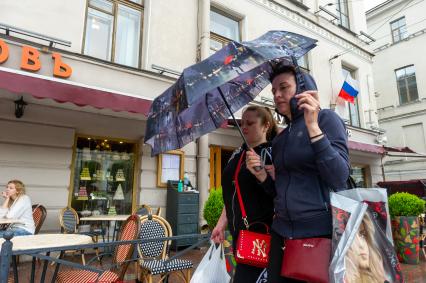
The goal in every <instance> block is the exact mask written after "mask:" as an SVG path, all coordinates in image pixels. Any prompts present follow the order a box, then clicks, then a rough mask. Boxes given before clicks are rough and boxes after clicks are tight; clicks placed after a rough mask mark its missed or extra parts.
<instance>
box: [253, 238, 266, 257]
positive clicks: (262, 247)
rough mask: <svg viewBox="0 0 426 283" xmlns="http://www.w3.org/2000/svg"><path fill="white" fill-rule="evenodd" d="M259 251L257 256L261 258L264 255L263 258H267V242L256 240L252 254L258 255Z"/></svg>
mask: <svg viewBox="0 0 426 283" xmlns="http://www.w3.org/2000/svg"><path fill="white" fill-rule="evenodd" d="M256 251H257V255H258V256H260V255H262V257H266V242H265V240H262V241H259V239H256V240H254V241H253V248H252V250H251V253H252V254H253V255H254V254H256Z"/></svg>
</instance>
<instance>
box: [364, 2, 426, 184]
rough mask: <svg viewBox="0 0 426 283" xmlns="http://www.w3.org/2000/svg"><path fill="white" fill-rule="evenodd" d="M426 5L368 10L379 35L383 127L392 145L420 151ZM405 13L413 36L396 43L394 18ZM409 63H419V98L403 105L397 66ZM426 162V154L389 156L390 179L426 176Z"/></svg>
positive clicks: (377, 77)
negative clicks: (423, 156)
mask: <svg viewBox="0 0 426 283" xmlns="http://www.w3.org/2000/svg"><path fill="white" fill-rule="evenodd" d="M425 9H426V3H425V2H424V1H418V0H415V1H412V2H411V3H410V4H409V5H407V1H392V2H391V3H389V4H388V5H386V6H383V7H381V8H380V9H373V10H370V11H369V13H368V14H367V24H368V31H369V33H373V37H375V38H376V39H377V41H376V42H375V43H373V44H372V47H373V48H374V49H375V54H376V56H375V57H374V59H373V61H374V64H373V70H374V84H375V91H376V97H377V105H378V106H377V108H378V114H379V124H380V127H381V128H383V129H384V130H386V133H385V135H386V136H387V138H388V145H390V146H396V147H400V146H410V148H412V149H413V150H415V151H417V152H420V153H425V147H426V144H425V142H424V141H425V140H426V136H425V127H426V81H425V80H424V79H423V78H425V77H426V60H423V59H422V58H423V57H424V55H423V53H424V52H423V50H424V47H425V46H426V33H424V31H425V29H426V26H425V24H424V22H423V21H421V20H422V19H423V18H424V13H423V11H424V10H425ZM403 16H404V17H405V21H406V27H407V32H408V35H409V36H408V38H407V39H406V40H403V41H400V42H397V43H393V42H392V37H391V28H390V22H392V21H394V20H396V19H399V18H401V17H403ZM408 65H414V67H415V71H416V81H417V90H418V96H419V100H418V101H416V102H414V103H409V104H405V105H401V104H400V102H399V94H398V89H397V81H396V75H395V70H396V69H399V68H402V67H405V66H408ZM412 127H418V129H419V130H418V131H416V133H414V134H407V133H405V132H407V129H408V128H412ZM421 129H423V130H421ZM404 131H405V132H404ZM411 132H412V131H411ZM411 132H410V133H411ZM407 135H408V136H407ZM425 165H426V161H425V159H424V158H423V159H422V158H415V159H414V158H405V157H403V156H402V157H394V158H390V157H387V158H386V159H385V170H386V179H387V180H409V179H418V178H426V169H425V168H426V167H425Z"/></svg>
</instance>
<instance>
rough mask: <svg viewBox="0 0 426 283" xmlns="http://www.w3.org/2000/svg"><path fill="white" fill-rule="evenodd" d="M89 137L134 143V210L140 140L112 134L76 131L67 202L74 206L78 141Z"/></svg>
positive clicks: (132, 208)
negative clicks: (111, 135)
mask: <svg viewBox="0 0 426 283" xmlns="http://www.w3.org/2000/svg"><path fill="white" fill-rule="evenodd" d="M87 138H91V139H94V140H105V139H106V140H108V141H113V142H124V143H128V144H132V145H133V147H134V150H133V153H134V155H135V159H134V164H133V166H134V167H133V180H132V182H133V187H132V206H131V210H130V211H133V210H134V209H135V207H136V205H137V194H138V187H139V177H138V172H139V171H138V170H139V169H138V168H140V162H141V160H140V155H139V152H140V146H139V143H138V141H136V140H128V139H121V138H116V137H110V136H97V135H87V134H79V133H76V134H75V135H74V143H73V147H72V149H73V150H72V160H71V172H70V177H69V178H70V181H69V187H68V200H67V204H68V206H69V207H72V198H73V193H74V185H75V181H74V180H75V175H76V174H79V173H78V172H76V170H75V167H76V162H77V143H78V139H87Z"/></svg>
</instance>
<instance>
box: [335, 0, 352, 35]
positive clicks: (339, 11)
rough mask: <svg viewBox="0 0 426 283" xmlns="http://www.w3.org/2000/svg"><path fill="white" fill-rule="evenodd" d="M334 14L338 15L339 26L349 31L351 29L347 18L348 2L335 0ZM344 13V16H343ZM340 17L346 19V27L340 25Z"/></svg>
mask: <svg viewBox="0 0 426 283" xmlns="http://www.w3.org/2000/svg"><path fill="white" fill-rule="evenodd" d="M342 6H343V8H345V11H342ZM336 12H337V14H338V15H339V25H340V26H342V27H344V28H346V29H349V30H350V28H351V21H350V17H349V5H348V1H346V0H337V3H336ZM345 13H346V14H345ZM342 15H343V16H345V18H347V22H348V26H345V25H343V24H342Z"/></svg>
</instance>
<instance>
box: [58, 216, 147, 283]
mask: <svg viewBox="0 0 426 283" xmlns="http://www.w3.org/2000/svg"><path fill="white" fill-rule="evenodd" d="M139 225H140V220H139V217H138V216H137V215H131V216H129V218H127V220H126V221H125V223H124V224H123V225H122V226H121V229H120V233H119V238H118V241H131V240H136V239H137V238H138V234H139ZM133 250H134V245H132V244H126V245H117V246H116V247H115V248H114V253H113V257H112V265H111V266H112V267H111V268H110V269H108V270H105V271H104V272H103V273H102V274H101V275H98V273H96V272H92V271H88V270H76V269H70V270H64V271H60V272H58V275H57V277H56V282H57V283H76V282H79V283H80V282H122V281H123V280H124V275H125V274H126V271H127V267H128V266H129V260H130V258H131V256H132V254H133Z"/></svg>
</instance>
